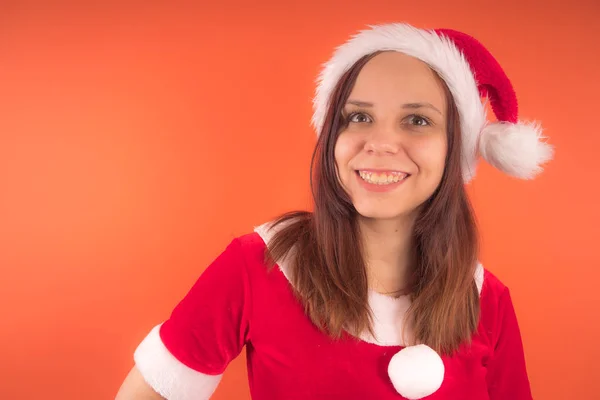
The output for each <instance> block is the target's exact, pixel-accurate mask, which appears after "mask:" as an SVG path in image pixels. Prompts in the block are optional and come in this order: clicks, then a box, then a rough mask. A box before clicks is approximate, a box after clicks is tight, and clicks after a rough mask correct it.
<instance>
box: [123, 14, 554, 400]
mask: <svg viewBox="0 0 600 400" xmlns="http://www.w3.org/2000/svg"><path fill="white" fill-rule="evenodd" d="M377 51H399V52H402V53H405V54H408V55H410V56H413V57H415V58H418V59H420V60H422V61H424V62H425V63H427V64H428V65H429V66H430V67H431V68H432V69H433V70H435V71H436V72H437V73H438V74H439V76H440V77H441V78H442V79H443V80H444V81H445V82H446V84H447V86H448V88H449V89H450V92H451V94H452V96H453V98H454V101H455V103H456V105H457V108H458V112H459V116H460V124H461V128H462V135H463V141H462V146H463V147H462V149H461V152H462V153H461V154H462V171H463V178H464V181H465V182H469V181H470V180H471V179H472V178H473V175H474V171H475V167H476V162H477V156H478V155H481V156H482V157H483V158H484V159H485V160H487V161H488V162H489V163H490V164H492V165H493V166H495V167H497V168H498V169H500V170H502V171H504V172H505V173H507V174H509V175H512V176H515V177H519V178H523V179H530V178H533V177H534V176H535V175H536V174H537V173H539V172H540V170H541V167H540V165H541V164H543V163H544V162H546V161H548V160H549V159H550V158H551V157H552V148H551V147H550V146H549V145H548V144H546V143H544V142H543V141H542V140H541V139H542V138H543V137H542V135H541V128H540V127H539V126H538V125H536V124H524V123H520V122H519V121H518V119H517V114H518V113H517V101H516V96H515V92H514V90H513V88H512V86H511V83H510V81H509V80H508V78H507V76H506V75H505V73H504V72H503V71H502V69H501V67H500V65H499V64H498V62H497V61H496V60H495V59H494V58H493V56H492V55H491V54H490V53H489V52H488V51H487V50H486V49H485V48H484V47H483V46H482V45H481V44H480V43H479V42H478V41H476V40H475V39H474V38H472V37H470V36H468V35H466V34H463V33H460V32H456V31H452V30H424V29H417V28H414V27H412V26H410V25H407V24H389V25H380V26H372V27H370V28H369V29H368V30H365V31H362V32H360V33H358V34H357V35H355V36H354V37H353V38H351V39H350V40H349V41H348V42H347V43H346V44H344V45H342V46H341V47H339V48H338V49H337V50H336V51H335V53H334V55H333V57H332V59H331V60H330V61H329V62H327V63H326V64H325V67H324V70H323V72H322V73H321V75H320V77H319V82H318V88H317V92H316V96H315V99H314V108H315V112H314V116H313V121H312V122H313V125H314V127H315V128H316V130H317V132H318V133H319V132H320V131H321V128H322V126H323V122H324V117H325V114H326V111H327V108H328V106H329V101H330V96H331V94H332V91H333V90H334V88H335V86H336V84H337V82H338V81H339V79H340V78H341V77H342V75H343V74H344V73H345V72H346V71H347V70H348V69H350V68H351V67H352V65H353V64H354V63H355V62H356V61H358V60H359V59H360V58H361V57H363V56H365V55H368V54H371V53H374V52H377ZM480 96H482V97H486V96H487V97H488V98H489V99H490V101H491V106H492V108H493V110H494V113H495V115H496V117H497V120H498V121H497V122H495V123H488V122H487V121H486V115H485V107H484V104H483V103H482V102H481V97H480ZM273 233H274V229H273V228H271V226H270V224H269V223H265V224H263V225H260V226H258V227H257V228H256V229H255V231H254V232H252V233H249V234H247V235H244V236H241V237H238V238H236V239H234V240H233V241H232V242H231V243H230V245H229V246H228V247H227V248H226V249H225V250H224V251H223V252H222V253H221V254H220V255H219V256H218V257H217V258H216V259H215V260H214V262H213V263H212V264H211V265H210V266H209V267H208V268H207V269H206V270H205V271H204V272H203V273H202V275H201V276H200V277H199V279H198V280H197V282H196V283H195V285H194V286H193V287H192V289H191V290H190V291H189V293H188V294H187V295H186V296H185V297H184V298H183V300H182V301H181V302H180V303H179V304H178V305H177V307H176V308H175V309H174V310H173V312H172V314H171V316H170V318H169V319H168V320H167V321H165V322H164V323H162V324H160V325H158V326H156V327H155V328H154V329H152V330H151V331H150V333H149V334H148V336H147V337H146V338H145V339H144V340H143V341H142V343H141V344H140V345H139V346H138V348H137V349H136V351H135V355H134V359H135V362H136V366H137V368H138V369H139V370H140V372H141V374H142V375H143V377H144V379H145V380H146V382H147V383H148V384H150V385H151V386H152V387H153V388H154V389H155V390H156V391H157V392H158V393H159V394H161V395H162V396H163V397H165V398H167V399H169V400H201V399H208V398H210V396H211V395H212V393H213V392H214V390H215V389H216V387H217V385H218V383H219V381H220V379H221V375H222V374H223V372H224V370H225V369H226V367H227V365H228V364H229V362H230V361H231V360H233V359H234V358H235V357H236V356H238V355H239V354H240V352H241V351H242V349H243V348H244V347H245V348H246V354H247V363H248V376H249V383H250V391H251V394H252V398H253V399H256V400H283V399H285V400H293V399H298V400H300V399H302V400H317V399H319V400H320V399H323V400H325V399H328V400H329V399H344V400H359V399H360V400H364V399H378V400H400V399H421V398H427V399H432V400H457V399H461V400H468V399H472V400H487V399H492V400H499V399H503V400H521V399H531V392H530V388H529V381H528V378H527V372H526V367H525V360H524V355H523V346H522V343H521V337H520V333H519V328H518V324H517V319H516V315H515V311H514V309H513V305H512V302H511V298H510V294H509V290H508V289H507V288H506V287H505V286H504V285H503V284H502V283H501V282H500V281H499V280H498V279H497V278H496V277H495V276H494V275H492V274H491V273H490V272H489V271H487V270H485V269H484V268H483V266H482V265H480V264H479V265H478V267H477V269H476V273H475V275H474V276H473V279H474V281H475V283H476V285H477V288H478V291H479V294H480V307H481V312H480V320H479V326H478V329H477V331H476V332H475V333H474V334H473V337H472V341H471V343H470V344H468V345H467V344H465V345H463V346H462V347H461V348H460V349H459V350H458V351H457V352H455V353H453V354H452V355H449V356H446V355H443V356H440V355H438V354H437V353H436V352H435V351H434V350H433V349H431V348H429V347H428V346H426V345H423V344H420V345H414V346H407V345H405V344H404V342H403V337H404V335H403V333H404V332H403V316H404V313H405V312H406V310H407V309H408V307H409V305H410V300H409V297H408V296H402V297H399V298H392V297H388V296H385V295H382V294H378V293H377V292H375V291H370V292H369V306H370V308H371V310H372V311H373V316H374V318H373V332H374V335H370V334H363V335H360V337H353V336H350V335H349V334H346V335H345V336H344V337H343V338H342V339H341V340H339V339H338V340H334V339H331V338H330V337H329V336H327V335H326V334H325V333H323V332H322V331H320V330H319V329H318V328H317V327H316V326H315V325H314V324H313V323H312V322H311V321H310V319H309V318H308V317H307V316H306V314H305V313H304V308H303V305H302V304H301V303H300V301H299V300H298V298H297V297H296V296H295V295H294V292H293V287H292V283H291V280H290V279H288V278H289V276H290V274H289V267H288V263H287V262H286V260H285V259H282V260H277V267H276V268H275V269H274V270H272V271H270V272H269V271H268V269H267V267H266V265H265V262H264V251H265V246H266V245H267V244H268V243H269V240H270V238H271V237H272V236H273Z"/></svg>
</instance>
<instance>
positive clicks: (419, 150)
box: [411, 136, 448, 176]
mask: <svg viewBox="0 0 600 400" xmlns="http://www.w3.org/2000/svg"><path fill="white" fill-rule="evenodd" d="M426 139H427V140H423V141H421V142H419V143H416V144H415V146H413V148H412V149H413V151H412V157H411V158H412V159H413V160H414V161H415V162H416V163H417V165H418V166H419V171H420V172H421V173H423V174H427V175H435V176H441V175H442V174H443V172H444V165H445V163H446V153H447V151H448V145H447V141H446V137H445V136H440V137H430V138H426Z"/></svg>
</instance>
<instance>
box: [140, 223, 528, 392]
mask: <svg viewBox="0 0 600 400" xmlns="http://www.w3.org/2000/svg"><path fill="white" fill-rule="evenodd" d="M266 232H267V231H266V230H265V229H264V226H262V227H259V228H258V229H257V232H253V233H251V234H247V235H244V236H241V237H239V238H236V239H234V240H233V241H232V242H231V244H230V245H229V246H228V247H227V248H226V249H225V250H224V251H223V252H222V253H221V254H220V255H219V256H218V257H217V258H216V259H215V260H214V262H212V264H211V265H210V266H209V267H208V268H207V269H206V271H205V272H204V273H203V274H202V275H201V276H200V278H199V279H198V280H197V282H196V283H195V285H194V286H193V287H192V288H191V290H190V291H189V293H187V295H186V296H185V298H183V300H182V301H181V302H180V303H179V304H178V305H177V307H176V308H175V309H174V310H173V312H172V315H171V317H170V318H169V319H168V320H167V321H165V322H164V323H162V324H161V325H158V326H157V327H155V328H154V329H153V330H152V331H151V332H150V333H149V335H148V336H147V337H146V338H145V339H144V341H143V342H142V343H141V344H140V345H139V346H138V348H137V350H136V352H135V361H136V365H137V368H138V369H139V370H140V371H141V373H142V375H143V376H144V378H145V380H146V381H147V382H148V383H149V384H150V385H151V386H152V387H153V388H154V389H155V390H156V391H157V392H158V393H160V394H161V395H162V396H163V397H165V398H167V399H169V400H187V399H190V400H192V399H197V400H200V399H208V398H209V397H210V396H211V395H212V393H213V391H214V390H215V388H216V386H217V385H218V383H219V380H220V378H221V374H222V373H223V372H224V370H225V368H226V367H227V365H228V364H229V362H230V361H231V360H233V359H234V358H235V357H237V356H238V355H239V354H240V352H241V351H242V349H243V348H244V347H245V348H246V352H247V363H248V365H247V367H248V378H249V384H250V392H251V394H252V398H253V399H255V400H296V399H297V400H317V399H318V400H321V399H322V400H330V399H344V400H364V399H378V400H400V399H405V398H415V399H416V398H425V399H431V400H457V399H460V400H488V399H492V400H499V399H502V400H524V399H531V398H532V397H531V392H530V387H529V381H528V377H527V372H526V367H525V360H524V355H523V347H522V343H521V337H520V333H519V328H518V325H517V319H516V316H515V311H514V309H513V305H512V302H511V299H510V294H509V291H508V289H507V288H506V287H505V286H504V285H503V284H502V283H501V282H500V281H499V280H498V279H497V278H496V277H495V276H493V275H492V274H491V273H489V272H488V271H487V270H485V271H484V270H483V268H482V267H481V266H480V268H479V270H478V274H476V276H475V277H474V279H475V280H476V282H477V284H478V287H479V289H480V294H481V302H480V303H481V318H480V323H479V328H478V331H477V333H476V334H475V335H474V336H473V340H472V343H471V344H470V345H464V346H463V347H462V348H461V349H460V350H459V351H458V352H457V353H456V354H455V355H453V356H451V357H448V356H442V357H441V361H442V363H443V365H442V363H440V365H439V366H440V368H442V369H441V370H436V369H435V368H434V367H431V368H430V367H428V366H425V367H423V366H422V365H421V366H419V365H418V363H419V360H416V359H415V361H414V363H415V365H414V368H415V369H418V368H424V369H423V370H422V372H419V373H420V374H422V375H427V374H436V373H439V372H440V371H441V374H442V375H440V377H439V378H440V381H439V383H438V385H437V386H436V388H437V387H439V388H437V390H435V389H436V388H434V389H433V390H434V391H433V393H431V394H429V395H425V396H424V397H423V396H422V395H418V394H414V393H426V392H419V388H418V387H417V388H413V389H415V390H416V391H415V390H412V389H411V390H412V392H411V393H413V394H410V395H409V394H406V393H405V396H408V397H404V396H403V395H401V394H400V393H399V392H398V390H397V388H396V387H395V383H394V382H393V379H392V378H390V377H391V376H392V375H393V373H392V372H391V371H392V369H393V368H392V366H391V365H390V361H391V359H392V357H393V356H394V355H395V354H396V353H398V352H399V351H400V350H402V349H404V346H402V345H401V343H402V342H401V339H400V337H401V336H402V335H401V333H402V332H401V329H400V328H399V327H400V326H401V316H402V312H403V310H404V309H405V308H406V307H407V305H408V303H406V301H405V300H402V299H392V298H388V297H386V296H383V295H378V294H376V293H370V300H369V301H370V305H371V307H372V309H373V312H374V315H375V319H376V323H375V332H376V338H374V337H368V336H361V337H360V338H355V337H351V336H347V337H345V338H344V339H342V340H338V341H335V340H332V339H330V338H329V337H328V336H326V335H325V334H323V333H321V332H320V331H319V330H318V329H317V328H316V327H315V326H314V325H313V324H312V323H311V321H310V319H308V318H307V317H306V315H305V314H304V312H303V307H302V305H301V304H300V303H299V301H298V300H297V299H296V298H295V297H294V295H293V292H292V287H291V286H290V282H289V280H288V279H287V278H286V275H285V272H286V269H285V264H284V261H281V262H279V263H278V267H279V268H275V269H273V270H272V271H271V272H268V271H267V268H266V266H265V265H264V262H263V253H264V250H265V241H267V240H268V233H266ZM399 315H400V317H399ZM405 358H406V357H405ZM412 360H413V358H411V357H408V358H407V359H406V360H404V361H403V362H404V363H405V365H408V367H409V368H408V369H405V371H410V370H411V368H412V366H411V365H410V363H411V362H413V361H412ZM406 363H409V364H406ZM435 371H438V372H435ZM397 374H398V371H396V375H397ZM417 378H418V379H417ZM417 378H415V379H414V380H415V383H414V384H415V385H417V386H418V385H419V384H420V383H419V382H417V381H420V379H421V376H420V375H417ZM426 378H427V377H426ZM411 379H412V378H411ZM427 379H428V378H427ZM427 379H425V380H427ZM442 379H443V380H442ZM434 380H435V378H434ZM409 383H410V382H409ZM407 393H408V392H407ZM426 394H427V393H426Z"/></svg>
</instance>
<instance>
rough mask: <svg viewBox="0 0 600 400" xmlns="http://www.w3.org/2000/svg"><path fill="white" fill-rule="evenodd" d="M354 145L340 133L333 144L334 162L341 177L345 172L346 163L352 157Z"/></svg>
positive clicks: (346, 168)
mask: <svg viewBox="0 0 600 400" xmlns="http://www.w3.org/2000/svg"><path fill="white" fill-rule="evenodd" d="M354 147H355V146H354V144H353V143H352V141H350V140H348V139H347V138H346V137H345V136H344V135H340V137H339V138H338V140H337V142H336V144H335V149H334V155H335V163H336V164H337V167H338V170H339V172H340V175H341V176H342V177H343V176H344V175H345V174H347V170H348V163H349V162H350V160H351V159H352V157H354V153H355V150H354Z"/></svg>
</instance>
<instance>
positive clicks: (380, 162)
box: [335, 52, 448, 219]
mask: <svg viewBox="0 0 600 400" xmlns="http://www.w3.org/2000/svg"><path fill="white" fill-rule="evenodd" d="M446 105H447V104H446V92H445V90H444V85H443V83H442V82H441V80H440V78H439V77H438V76H437V75H436V74H435V73H434V72H433V71H432V70H431V69H430V68H429V67H428V66H427V65H426V64H425V63H423V62H422V61H420V60H417V59H416V58H413V57H410V56H407V55H404V54H402V53H398V52H383V53H380V54H378V55H376V56H375V57H373V58H372V59H371V60H369V62H367V64H365V66H364V67H363V69H362V70H361V71H360V73H359V75H358V77H357V80H356V83H355V85H354V88H353V90H352V92H351V93H350V96H349V97H348V100H347V102H346V104H345V105H344V106H343V115H344V119H345V120H346V121H347V125H346V126H344V128H343V130H342V131H341V132H340V134H339V137H338V139H337V142H336V145H335V161H336V165H337V168H338V171H339V177H340V180H341V184H342V186H343V188H344V189H345V191H346V192H347V193H348V194H349V196H350V198H351V200H352V203H353V204H354V207H355V208H356V210H357V211H358V213H359V214H360V215H361V216H362V217H365V218H374V219H398V218H403V217H406V216H411V215H412V216H414V215H415V211H416V210H417V209H418V207H419V206H420V205H421V204H423V202H425V201H426V200H427V199H428V198H429V197H431V195H432V194H433V193H434V191H435V190H436V188H437V187H438V185H439V184H440V182H441V179H442V175H443V172H444V164H445V158H446V152H447V146H448V143H447V135H446V130H447V126H446V125H447V115H446V113H447V109H446V108H447V107H446Z"/></svg>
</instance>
